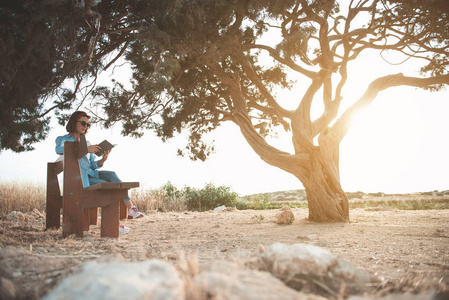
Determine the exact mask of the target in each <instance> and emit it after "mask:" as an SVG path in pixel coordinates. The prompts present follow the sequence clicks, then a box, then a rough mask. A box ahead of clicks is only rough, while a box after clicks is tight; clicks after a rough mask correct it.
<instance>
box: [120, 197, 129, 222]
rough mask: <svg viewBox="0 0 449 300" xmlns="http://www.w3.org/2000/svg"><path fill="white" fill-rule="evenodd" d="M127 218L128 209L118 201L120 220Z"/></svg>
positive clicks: (123, 203)
mask: <svg viewBox="0 0 449 300" xmlns="http://www.w3.org/2000/svg"><path fill="white" fill-rule="evenodd" d="M126 218H128V209H127V208H126V204H125V202H123V201H120V220H123V219H126Z"/></svg>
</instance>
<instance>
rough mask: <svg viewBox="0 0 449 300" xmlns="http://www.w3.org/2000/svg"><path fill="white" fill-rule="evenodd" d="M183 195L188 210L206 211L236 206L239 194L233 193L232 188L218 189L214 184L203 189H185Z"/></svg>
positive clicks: (220, 187)
mask: <svg viewBox="0 0 449 300" xmlns="http://www.w3.org/2000/svg"><path fill="white" fill-rule="evenodd" d="M182 194H183V196H184V197H185V200H186V202H185V203H186V206H187V209H188V210H195V211H205V210H211V209H214V208H215V207H219V206H222V205H224V206H234V205H235V203H236V200H237V197H238V195H237V193H235V192H232V191H231V188H230V187H226V186H223V185H222V186H219V187H216V186H214V185H213V184H212V183H208V184H206V186H205V187H204V188H202V189H195V188H191V187H185V188H184V189H183V190H182Z"/></svg>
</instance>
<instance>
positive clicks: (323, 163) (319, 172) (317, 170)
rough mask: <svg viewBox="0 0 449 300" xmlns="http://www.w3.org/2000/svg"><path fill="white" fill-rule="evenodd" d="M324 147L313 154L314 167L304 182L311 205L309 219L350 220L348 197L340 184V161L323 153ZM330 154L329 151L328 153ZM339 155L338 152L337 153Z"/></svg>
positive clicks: (320, 220) (303, 179)
mask: <svg viewBox="0 0 449 300" xmlns="http://www.w3.org/2000/svg"><path fill="white" fill-rule="evenodd" d="M322 150H323V149H320V150H318V151H317V152H316V153H315V154H313V155H312V157H311V158H312V168H311V170H310V172H309V174H308V176H307V177H306V178H302V183H303V185H304V188H305V190H306V194H307V202H308V205H309V220H310V221H314V222H347V221H349V204H348V197H347V196H346V193H345V192H344V191H343V189H342V187H341V185H340V177H339V175H338V173H339V172H338V162H336V161H335V160H332V159H330V157H332V156H335V153H334V155H331V156H327V155H322V153H323V151H322ZM327 154H328V153H327ZM336 155H337V157H338V154H336Z"/></svg>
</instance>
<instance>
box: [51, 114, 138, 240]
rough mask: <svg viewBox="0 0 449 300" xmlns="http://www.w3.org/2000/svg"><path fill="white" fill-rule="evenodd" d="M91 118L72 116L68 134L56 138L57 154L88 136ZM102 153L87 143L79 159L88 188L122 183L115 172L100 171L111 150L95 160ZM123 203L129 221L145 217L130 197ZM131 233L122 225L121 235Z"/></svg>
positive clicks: (82, 175) (84, 184)
mask: <svg viewBox="0 0 449 300" xmlns="http://www.w3.org/2000/svg"><path fill="white" fill-rule="evenodd" d="M89 119H90V116H88V115H87V114H86V113H85V112H84V111H76V112H74V113H73V114H72V115H71V116H70V119H69V121H68V122H67V125H66V129H67V132H68V134H66V135H62V136H58V137H57V138H56V148H55V150H56V153H57V154H63V153H64V143H65V142H74V141H75V140H76V139H77V138H79V136H80V135H82V134H86V133H87V130H88V128H89V127H90V123H89ZM97 152H101V147H99V146H98V145H91V144H90V143H89V142H87V154H86V155H85V156H83V157H82V158H80V159H79V165H80V172H81V178H82V181H83V186H84V187H88V186H90V185H93V184H97V183H100V182H121V180H120V179H119V178H118V176H117V174H116V173H115V172H113V171H99V170H98V169H99V168H101V167H102V166H103V165H104V163H105V162H106V161H107V160H108V157H109V153H110V152H111V150H108V151H104V152H101V156H102V158H101V159H100V160H95V154H94V153H97ZM123 202H124V203H125V205H126V208H127V209H128V219H137V218H140V217H143V214H142V213H141V212H140V211H139V210H138V209H137V207H135V206H134V205H133V204H132V201H131V199H130V198H129V197H128V198H126V199H123ZM128 232H129V228H128V227H126V226H123V225H120V229H119V233H120V234H125V233H128Z"/></svg>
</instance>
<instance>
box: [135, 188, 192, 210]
mask: <svg viewBox="0 0 449 300" xmlns="http://www.w3.org/2000/svg"><path fill="white" fill-rule="evenodd" d="M131 199H132V201H133V204H134V205H135V206H137V207H138V208H139V210H141V211H147V210H155V211H185V210H187V207H186V205H185V201H184V199H183V198H182V197H181V198H179V197H172V196H169V195H167V191H166V189H164V188H159V189H157V190H144V189H142V188H138V189H132V191H131Z"/></svg>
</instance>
